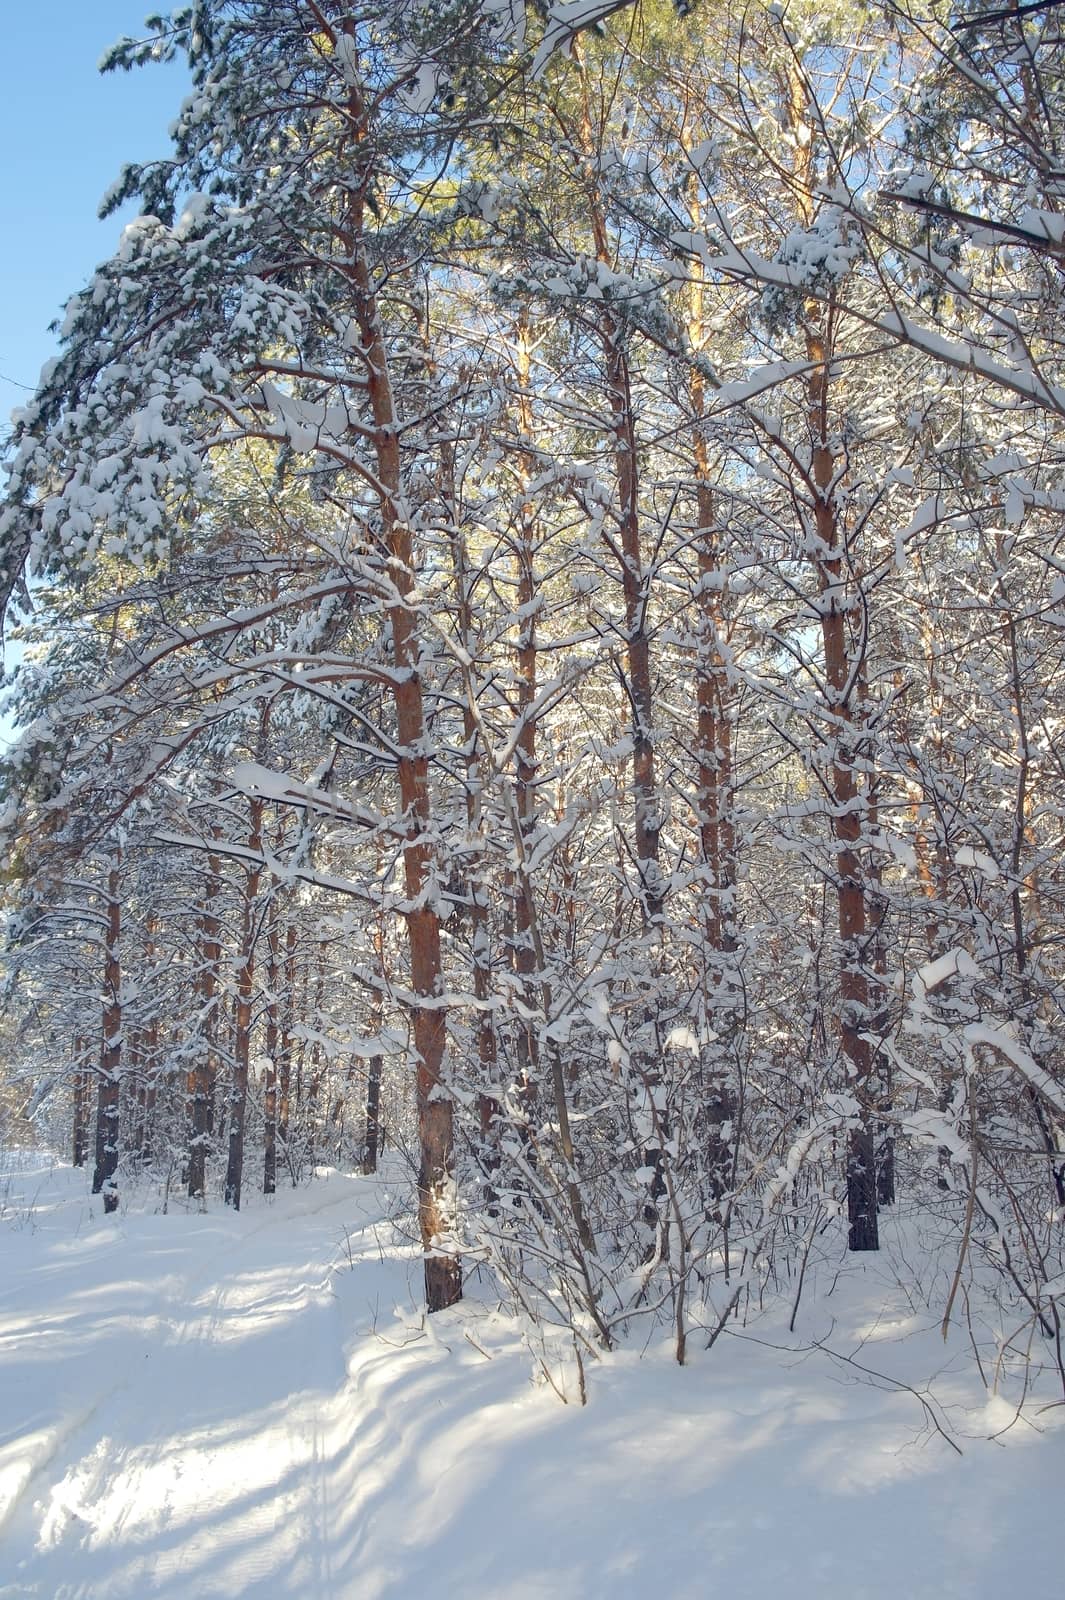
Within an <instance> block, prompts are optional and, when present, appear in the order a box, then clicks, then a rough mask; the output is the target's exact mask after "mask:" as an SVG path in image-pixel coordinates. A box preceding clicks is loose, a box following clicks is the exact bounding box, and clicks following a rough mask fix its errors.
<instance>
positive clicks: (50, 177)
mask: <svg viewBox="0 0 1065 1600" xmlns="http://www.w3.org/2000/svg"><path fill="white" fill-rule="evenodd" d="M152 9H153V7H152V5H151V3H150V0H48V3H47V4H45V3H42V0H37V3H36V4H29V5H25V4H23V5H12V6H7V7H5V8H4V30H3V33H4V38H3V45H4V48H3V51H2V52H0V174H2V177H0V234H2V236H3V241H4V242H3V248H2V249H0V422H2V423H3V424H5V425H6V422H7V418H8V415H9V414H10V412H11V409H12V407H13V406H16V405H19V404H20V403H21V402H22V401H23V400H24V399H25V398H26V393H27V390H26V388H23V387H20V385H27V386H28V387H29V388H30V389H32V388H33V386H34V385H35V384H36V381H37V376H38V373H39V372H40V369H41V366H42V365H43V363H44V362H45V361H46V360H47V359H48V358H49V356H51V355H53V354H54V351H55V344H54V341H53V339H52V338H51V336H50V335H49V333H48V324H49V323H50V322H51V321H53V319H54V318H55V317H56V316H57V315H58V314H59V311H60V308H61V306H62V304H63V302H64V301H65V300H66V299H67V298H68V296H69V295H71V294H73V293H74V292H75V290H77V289H78V288H80V287H81V285H82V283H83V282H84V281H85V279H86V278H87V277H88V275H89V274H90V273H91V271H92V269H93V268H94V267H95V265H96V264H97V262H98V261H101V260H103V259H104V258H105V257H107V256H109V255H110V254H111V252H112V250H113V249H114V246H115V243H116V241H117V238H118V234H119V232H120V231H121V228H122V225H123V222H124V221H127V220H128V219H129V216H130V215H132V213H133V211H134V210H135V208H134V207H129V208H127V211H126V212H125V213H124V214H123V215H122V216H121V217H112V218H110V219H109V220H108V221H107V222H103V223H102V222H99V221H97V218H96V209H97V206H98V205H99V202H100V199H101V197H102V195H103V194H104V193H105V192H106V190H107V189H108V188H109V187H110V185H111V184H112V182H113V181H114V179H115V178H116V176H117V175H118V172H119V170H120V169H121V167H122V165H123V163H124V162H126V161H139V160H145V159H150V158H151V157H153V156H161V155H164V154H165V153H166V151H167V148H168V138H167V129H168V127H169V125H170V123H171V122H172V121H173V120H174V117H175V116H176V115H177V112H178V108H179V107H180V105H181V101H182V99H183V98H184V96H185V95H186V94H187V92H188V84H187V79H186V76H185V75H184V73H183V71H182V70H181V68H180V67H177V66H173V67H158V66H152V67H145V68H142V69H141V70H139V71H136V72H132V73H125V72H122V73H117V74H116V73H108V74H107V76H106V77H102V76H101V75H100V74H99V73H98V72H97V70H96V67H97V62H98V61H99V59H100V56H101V55H102V54H103V52H104V50H105V49H106V47H107V46H108V45H109V44H111V43H113V41H114V40H115V39H117V38H118V37H119V36H120V35H122V34H133V35H135V36H141V35H142V34H143V33H144V29H143V27H142V23H143V19H144V17H145V16H146V15H148V14H149V13H150V12H151V10H152ZM154 9H158V10H164V9H166V8H165V5H161V6H158V7H155V8H154Z"/></svg>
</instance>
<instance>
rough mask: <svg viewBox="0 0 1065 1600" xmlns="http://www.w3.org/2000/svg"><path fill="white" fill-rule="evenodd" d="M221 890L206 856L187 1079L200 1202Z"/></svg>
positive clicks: (193, 1194) (192, 1190)
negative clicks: (193, 1042)
mask: <svg viewBox="0 0 1065 1600" xmlns="http://www.w3.org/2000/svg"><path fill="white" fill-rule="evenodd" d="M221 890H222V869H221V864H220V862H219V859H218V857H217V856H216V855H211V854H208V857H207V878H206V881H205V883H204V891H203V906H202V908H201V911H200V982H199V990H200V1038H199V1041H198V1043H197V1054H196V1059H195V1061H194V1063H193V1065H192V1066H191V1067H190V1069H189V1073H188V1080H187V1091H188V1107H189V1164H188V1192H189V1199H190V1200H203V1199H204V1197H205V1195H206V1192H207V1146H208V1144H209V1142H210V1136H211V1128H212V1124H213V1122H214V1115H213V1101H214V1091H215V1078H216V1074H217V1066H216V1060H215V1051H216V1048H217V1039H218V998H217V997H218V968H219V964H220V962H221V959H222V943H221V922H220V919H219V917H218V913H217V910H216V906H217V903H218V898H219V895H220V894H221Z"/></svg>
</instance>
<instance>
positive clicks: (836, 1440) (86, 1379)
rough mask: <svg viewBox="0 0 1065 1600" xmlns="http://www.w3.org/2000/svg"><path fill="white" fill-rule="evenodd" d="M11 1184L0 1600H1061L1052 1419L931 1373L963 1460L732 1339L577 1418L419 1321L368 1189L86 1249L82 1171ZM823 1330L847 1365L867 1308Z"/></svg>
mask: <svg viewBox="0 0 1065 1600" xmlns="http://www.w3.org/2000/svg"><path fill="white" fill-rule="evenodd" d="M2 1181H3V1180H0V1182H2ZM6 1181H7V1190H6V1206H5V1208H4V1209H5V1210H6V1215H5V1216H4V1218H3V1220H0V1285H2V1288H0V1600H105V1597H106V1600H178V1597H180V1600H210V1597H214V1596H227V1597H233V1600H236V1597H249V1600H250V1597H262V1600H266V1597H267V1596H269V1597H270V1600H415V1597H418V1600H420V1597H423V1596H425V1595H428V1594H432V1595H439V1596H442V1597H445V1600H451V1597H455V1600H629V1597H632V1600H635V1597H637V1596H639V1597H640V1600H647V1596H648V1595H650V1596H652V1597H654V1600H659V1597H661V1600H706V1597H709V1596H716V1595H719V1594H720V1595H724V1596H728V1597H729V1600H776V1597H778V1596H780V1595H787V1596H789V1600H836V1597H839V1600H844V1597H846V1600H889V1597H890V1600H898V1596H899V1595H900V1594H902V1595H905V1596H907V1597H908V1600H926V1597H927V1600H932V1597H935V1600H951V1597H957V1600H984V1597H987V1600H990V1597H992V1596H995V1597H998V1596H1000V1595H1001V1594H1004V1593H1017V1592H1019V1591H1020V1590H1021V1589H1022V1588H1027V1589H1028V1590H1029V1592H1032V1593H1034V1592H1035V1591H1036V1589H1037V1588H1038V1590H1039V1592H1041V1593H1044V1594H1052V1593H1056V1592H1058V1591H1059V1589H1060V1583H1061V1573H1062V1545H1061V1539H1060V1532H1059V1527H1058V1522H1059V1518H1060V1511H1059V1509H1058V1507H1059V1504H1060V1485H1061V1480H1062V1465H1063V1460H1062V1445H1063V1441H1065V1430H1062V1429H1061V1428H1059V1427H1056V1426H1054V1424H1056V1422H1057V1420H1058V1418H1059V1417H1060V1411H1059V1412H1052V1413H1048V1414H1046V1415H1045V1416H1044V1417H1043V1418H1042V1419H1041V1421H1042V1423H1043V1424H1045V1425H1046V1431H1045V1432H1042V1433H1037V1432H1036V1431H1035V1430H1034V1429H1033V1428H1031V1427H1030V1426H1028V1425H1026V1424H1023V1423H1022V1424H1019V1425H1017V1426H1016V1427H1013V1428H1012V1429H1010V1430H1009V1431H1008V1432H1007V1433H1006V1434H1005V1435H1004V1436H1003V1438H1002V1439H1000V1440H999V1441H997V1442H989V1440H988V1438H987V1435H988V1434H990V1433H992V1432H994V1431H995V1429H996V1426H999V1425H1001V1422H1002V1420H1003V1419H1004V1416H1005V1415H1006V1414H1005V1412H1004V1410H1003V1411H1000V1410H999V1409H998V1407H997V1404H996V1403H992V1404H991V1406H990V1407H987V1406H985V1405H983V1403H982V1402H981V1401H980V1400H979V1397H978V1396H977V1395H976V1394H975V1392H974V1387H973V1379H972V1375H971V1373H970V1371H969V1368H968V1366H967V1365H965V1364H964V1363H962V1361H961V1360H960V1359H957V1360H955V1362H953V1363H952V1364H951V1365H950V1366H948V1367H947V1369H946V1370H945V1371H944V1372H943V1374H942V1376H941V1378H940V1380H939V1382H938V1384H937V1388H936V1393H937V1396H938V1397H939V1400H940V1401H941V1402H942V1404H943V1405H944V1406H945V1407H946V1410H945V1411H944V1412H942V1413H939V1414H940V1415H941V1417H942V1420H943V1421H944V1422H945V1423H946V1424H948V1425H950V1426H952V1427H953V1428H954V1429H955V1430H956V1432H957V1433H958V1436H959V1441H960V1443H961V1445H962V1448H963V1450H964V1455H963V1456H961V1457H959V1456H957V1455H956V1454H955V1453H954V1452H953V1451H952V1450H951V1449H950V1448H949V1447H948V1446H947V1445H946V1444H945V1443H944V1442H943V1440H942V1439H941V1438H940V1437H939V1436H938V1435H937V1434H936V1433H935V1432H934V1431H933V1432H931V1433H930V1432H929V1431H928V1430H927V1429H926V1427H925V1419H924V1414H923V1412H922V1409H921V1406H920V1404H919V1402H918V1401H917V1400H915V1398H914V1397H913V1396H912V1395H910V1394H908V1393H906V1392H904V1391H901V1390H898V1389H886V1390H885V1389H878V1388H875V1387H873V1386H871V1385H870V1384H869V1383H867V1382H863V1381H855V1380H856V1379H858V1378H859V1376H860V1375H859V1374H857V1373H856V1372H854V1371H853V1369H849V1368H846V1367H843V1366H841V1365H840V1364H839V1363H837V1362H833V1361H831V1360H830V1359H829V1358H827V1357H825V1356H824V1355H822V1354H821V1353H820V1352H816V1351H815V1352H813V1353H812V1354H810V1353H809V1352H808V1353H807V1354H806V1355H805V1356H804V1355H802V1354H787V1355H783V1356H782V1355H781V1353H780V1352H779V1351H778V1350H772V1349H768V1348H767V1347H766V1346H765V1345H761V1344H757V1343H754V1342H752V1341H750V1340H740V1339H735V1338H733V1339H729V1340H723V1341H719V1343H718V1345H717V1347H716V1348H715V1350H714V1351H713V1352H711V1353H710V1354H709V1355H704V1354H702V1353H700V1352H699V1351H698V1347H697V1346H696V1352H695V1354H696V1359H695V1360H694V1362H693V1364H692V1365H691V1366H690V1367H689V1368H687V1369H686V1370H684V1371H683V1372H682V1371H680V1370H678V1369H677V1368H676V1367H675V1366H674V1365H673V1364H672V1363H671V1362H670V1360H669V1357H668V1353H667V1352H666V1351H665V1350H664V1349H661V1350H659V1349H652V1350H651V1351H650V1352H649V1354H648V1355H647V1357H646V1358H645V1359H643V1360H642V1361H641V1360H638V1359H637V1357H636V1356H635V1355H630V1354H622V1355H618V1356H615V1357H612V1358H610V1359H609V1360H608V1361H606V1362H603V1363H601V1364H600V1365H598V1366H597V1367H596V1368H595V1369H594V1371H593V1372H592V1373H591V1375H590V1400H591V1403H590V1404H589V1406H588V1407H587V1408H586V1409H584V1410H581V1409H580V1408H578V1407H577V1406H575V1405H574V1406H563V1405H561V1404H560V1403H559V1402H558V1400H556V1399H555V1397H554V1396H553V1395H552V1394H551V1393H550V1392H549V1391H547V1390H546V1389H545V1388H542V1387H541V1388H536V1387H534V1386H533V1385H532V1384H531V1383H530V1380H529V1372H530V1363H529V1358H528V1356H527V1354H526V1353H525V1352H524V1351H523V1350H522V1348H521V1346H520V1343H519V1341H518V1340H517V1339H516V1337H515V1332H514V1329H513V1327H512V1326H511V1324H509V1322H508V1321H507V1320H506V1319H505V1318H504V1317H502V1316H499V1315H497V1314H495V1313H494V1312H493V1311H492V1310H491V1308H490V1307H487V1306H485V1305H483V1304H482V1305H478V1304H476V1303H475V1302H468V1303H467V1304H466V1305H465V1306H464V1307H462V1308H459V1309H457V1310H456V1311H454V1312H449V1313H447V1314H445V1315H444V1316H441V1317H437V1318H434V1319H433V1320H432V1322H431V1323H430V1324H429V1325H428V1326H425V1325H424V1324H423V1319H422V1318H421V1317H420V1315H419V1313H418V1309H417V1304H416V1288H417V1279H418V1276H419V1273H418V1266H417V1262H416V1260H415V1259H414V1257H413V1254H412V1251H411V1248H410V1246H409V1245H407V1244H404V1242H403V1241H402V1239H400V1238H399V1237H398V1236H397V1234H396V1232H395V1230H394V1229H393V1227H392V1225H391V1224H390V1223H388V1222H387V1220H382V1209H383V1208H382V1198H387V1197H386V1196H385V1195H384V1191H383V1189H382V1188H381V1187H380V1186H378V1185H376V1184H373V1183H370V1182H367V1181H366V1180H363V1179H359V1178H356V1177H349V1176H342V1175H339V1174H335V1173H334V1174H330V1175H327V1176H325V1177H323V1178H322V1179H320V1180H319V1181H318V1182H317V1183H316V1184H314V1185H313V1186H312V1187H310V1188H308V1189H304V1190H301V1191H299V1192H297V1193H287V1194H284V1195H279V1196H278V1197H277V1198H276V1200H275V1201H274V1202H273V1203H272V1204H270V1205H266V1204H264V1203H262V1202H260V1203H259V1205H258V1206H257V1207H255V1208H254V1209H252V1210H249V1211H246V1212H244V1213H242V1214H241V1215H240V1216H233V1215H232V1214H227V1213H224V1212H222V1211H221V1210H219V1211H218V1212H213V1213H212V1214H209V1215H206V1216H201V1215H190V1214H184V1213H181V1212H174V1211H172V1212H171V1214H170V1215H167V1216H163V1215H149V1214H139V1215H138V1214H136V1213H134V1212H130V1213H129V1214H125V1215H120V1216H119V1217H117V1218H110V1219H107V1220H106V1221H105V1220H104V1219H103V1218H102V1217H101V1216H100V1215H99V1214H98V1202H90V1201H89V1200H88V1198H87V1197H86V1193H85V1179H84V1175H83V1174H75V1173H72V1172H70V1171H69V1170H68V1169H64V1168H61V1167H60V1168H52V1167H50V1166H49V1165H48V1164H45V1163H42V1164H40V1165H38V1166H37V1167H33V1166H32V1165H31V1166H30V1167H29V1168H27V1169H24V1170H23V1171H21V1172H19V1173H16V1174H14V1175H13V1176H12V1177H11V1178H10V1179H8V1180H6ZM865 1270H866V1278H865V1279H864V1280H862V1282H863V1283H864V1284H865V1287H866V1289H867V1290H868V1293H867V1295H866V1299H868V1298H869V1295H870V1294H879V1295H880V1296H881V1297H882V1296H883V1293H884V1285H883V1282H882V1281H880V1280H878V1278H877V1276H876V1274H877V1271H878V1268H877V1266H876V1264H875V1263H873V1264H869V1266H868V1267H867V1268H866V1269H865ZM859 1287H861V1284H860V1285H859ZM847 1305H848V1307H849V1310H848V1312H847V1313H845V1314H844V1313H843V1308H842V1304H841V1306H840V1307H839V1309H838V1310H837V1312H836V1313H835V1315H836V1316H837V1317H839V1316H840V1315H841V1314H843V1315H844V1324H843V1325H839V1324H837V1329H836V1332H835V1334H834V1341H833V1342H834V1348H837V1349H840V1350H851V1351H853V1350H854V1349H856V1348H857V1344H858V1340H859V1339H860V1338H861V1335H862V1331H863V1330H862V1329H861V1327H860V1326H859V1323H860V1321H861V1318H862V1317H863V1316H868V1305H866V1306H865V1307H864V1309H863V1306H862V1296H861V1295H860V1294H858V1295H852V1296H851V1299H850V1300H849V1301H848V1302H847ZM847 1316H849V1317H850V1319H851V1322H852V1324H853V1325H852V1326H848V1325H846V1318H847ZM927 1322H928V1329H927V1330H926V1332H925V1333H924V1334H921V1333H918V1334H917V1335H916V1337H914V1338H908V1339H906V1340H903V1341H899V1340H898V1339H896V1338H895V1333H896V1332H901V1331H907V1332H909V1331H912V1330H911V1329H910V1327H909V1324H908V1323H907V1326H906V1328H905V1330H904V1329H903V1325H902V1324H901V1323H900V1324H899V1325H898V1327H897V1328H893V1327H892V1324H891V1323H890V1321H889V1320H885V1321H882V1322H881V1325H880V1326H879V1327H878V1328H877V1329H876V1330H875V1332H873V1333H872V1334H871V1335H870V1339H871V1342H868V1343H866V1344H865V1346H864V1347H863V1352H862V1357H861V1358H862V1359H863V1360H864V1361H866V1362H867V1363H868V1364H870V1365H873V1366H877V1367H878V1368H879V1370H890V1371H892V1372H899V1373H903V1372H905V1370H906V1367H907V1364H908V1363H909V1364H910V1365H914V1364H916V1365H915V1370H921V1364H922V1362H923V1363H927V1359H928V1353H929V1351H930V1350H931V1349H932V1344H931V1342H930V1334H931V1331H932V1322H933V1319H932V1318H929V1319H927ZM754 1331H755V1332H756V1333H759V1334H761V1332H762V1330H761V1329H755V1330H754ZM865 1331H866V1333H867V1334H869V1330H868V1329H866V1330H865ZM768 1337H770V1338H773V1337H775V1335H773V1334H769V1335H768ZM918 1352H919V1353H918ZM943 1359H944V1358H943V1357H942V1356H941V1357H940V1360H941V1361H942V1360H943Z"/></svg>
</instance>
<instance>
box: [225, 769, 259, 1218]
mask: <svg viewBox="0 0 1065 1600" xmlns="http://www.w3.org/2000/svg"><path fill="white" fill-rule="evenodd" d="M248 809H249V813H250V819H251V823H250V828H249V832H248V845H249V848H250V849H251V851H252V852H253V854H255V855H258V853H259V851H260V850H261V848H262V815H263V803H262V801H261V800H256V799H253V800H249V802H248ZM261 877H262V869H261V868H260V867H252V868H251V869H250V870H249V871H248V875H247V881H246V883H245V887H244V904H243V906H242V908H241V923H240V966H239V967H238V969H237V997H236V1006H235V1014H234V1027H233V1081H232V1084H231V1087H230V1092H229V1159H228V1162H227V1164H226V1188H225V1201H226V1205H227V1206H232V1207H233V1209H234V1211H239V1210H240V1197H241V1189H242V1186H243V1182H244V1122H245V1117H246V1115H247V1108H248V1068H249V1065H250V1056H251V1029H252V997H253V992H254V990H253V985H254V979H255V937H256V933H257V926H256V923H257V912H256V905H255V900H256V896H257V894H258V892H259V882H260V879H261Z"/></svg>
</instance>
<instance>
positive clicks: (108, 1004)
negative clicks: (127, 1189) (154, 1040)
mask: <svg viewBox="0 0 1065 1600" xmlns="http://www.w3.org/2000/svg"><path fill="white" fill-rule="evenodd" d="M120 866H121V857H120V856H119V855H116V856H115V858H114V860H113V862H112V864H111V869H110V871H109V872H108V875H107V897H106V901H105V923H106V934H105V939H104V973H103V978H104V982H103V1016H102V1019H101V1034H102V1037H101V1042H100V1078H99V1086H98V1090H97V1099H96V1167H95V1170H94V1171H93V1177H92V1192H93V1194H102V1195H103V1197H104V1213H105V1215H106V1214H107V1213H109V1212H113V1211H117V1210H118V1188H117V1185H116V1182H115V1174H116V1172H117V1171H118V1149H119V1106H120V1095H119V1088H120V1073H121V1069H122V968H121V962H120V955H119V940H120V939H121V937H122V903H121V901H120V899H119V890H120V882H121V879H120Z"/></svg>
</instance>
